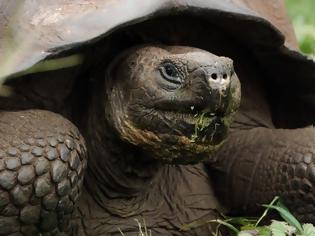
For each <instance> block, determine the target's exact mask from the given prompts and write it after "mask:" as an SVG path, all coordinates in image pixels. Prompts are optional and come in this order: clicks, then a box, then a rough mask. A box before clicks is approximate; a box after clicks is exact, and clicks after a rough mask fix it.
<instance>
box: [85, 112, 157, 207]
mask: <svg viewBox="0 0 315 236" xmlns="http://www.w3.org/2000/svg"><path fill="white" fill-rule="evenodd" d="M100 110H101V109H94V111H93V112H90V113H89V114H90V116H89V118H88V120H87V126H88V127H87V129H84V130H87V133H86V135H85V138H86V141H87V148H88V154H89V160H88V169H87V174H86V175H85V180H86V181H85V183H87V184H86V188H87V190H88V192H89V193H93V196H92V197H93V198H94V200H95V201H96V202H97V203H98V204H99V205H101V206H102V207H104V208H106V209H108V208H109V209H111V210H112V205H113V203H112V201H111V200H115V199H119V198H120V199H126V198H128V199H133V201H139V202H141V201H142V200H143V198H145V197H146V194H147V193H148V192H149V191H150V190H151V189H152V187H153V186H154V185H156V184H157V183H158V182H159V181H160V176H161V173H162V169H163V167H162V164H161V163H159V162H158V161H157V160H156V159H154V157H153V156H150V155H148V154H147V153H143V152H142V151H141V150H139V149H138V148H137V147H135V146H133V145H131V144H128V143H125V142H123V141H122V140H121V139H120V138H119V137H118V134H117V133H116V131H115V130H114V129H113V128H111V126H110V125H109V124H108V123H107V122H106V119H104V118H103V119H102V117H104V115H105V114H104V113H105V111H100ZM135 205H137V204H135ZM128 210H130V209H128Z"/></svg>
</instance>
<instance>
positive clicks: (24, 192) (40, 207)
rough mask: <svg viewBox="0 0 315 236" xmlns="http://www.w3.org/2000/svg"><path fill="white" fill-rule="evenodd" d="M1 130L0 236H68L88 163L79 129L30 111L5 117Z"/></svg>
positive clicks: (2, 116)
mask: <svg viewBox="0 0 315 236" xmlns="http://www.w3.org/2000/svg"><path fill="white" fill-rule="evenodd" d="M0 131H1V137H0V229H1V230H0V235H11V234H12V235H22V234H24V235H38V234H39V232H41V233H42V235H54V234H57V233H58V234H60V235H62V233H61V232H64V233H65V235H67V233H68V232H69V230H70V226H71V225H70V224H69V223H70V219H71V218H72V214H73V212H74V209H75V208H76V207H77V203H78V199H79V195H80V193H81V191H82V181H83V173H84V170H85V168H86V164H87V162H86V150H85V143H84V141H83V138H82V136H81V135H80V134H79V132H78V130H77V128H76V127H74V126H73V125H72V124H71V123H70V122H69V121H67V120H66V119H64V118H63V117H61V116H60V115H57V114H54V113H52V112H48V111H40V110H32V111H20V112H1V113H0Z"/></svg>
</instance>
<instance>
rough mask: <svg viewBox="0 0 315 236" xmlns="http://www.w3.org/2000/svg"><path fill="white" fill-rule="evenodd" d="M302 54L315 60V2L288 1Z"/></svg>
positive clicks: (303, 0) (305, 0)
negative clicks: (308, 55)
mask: <svg viewBox="0 0 315 236" xmlns="http://www.w3.org/2000/svg"><path fill="white" fill-rule="evenodd" d="M286 4H287V8H288V12H289V15H290V17H291V19H292V22H293V25H294V29H295V32H296V35H297V38H298V40H299V43H300V49H301V51H302V52H304V53H307V54H310V55H311V56H313V58H315V1H314V0H286Z"/></svg>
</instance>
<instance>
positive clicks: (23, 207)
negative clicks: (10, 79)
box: [0, 45, 240, 236]
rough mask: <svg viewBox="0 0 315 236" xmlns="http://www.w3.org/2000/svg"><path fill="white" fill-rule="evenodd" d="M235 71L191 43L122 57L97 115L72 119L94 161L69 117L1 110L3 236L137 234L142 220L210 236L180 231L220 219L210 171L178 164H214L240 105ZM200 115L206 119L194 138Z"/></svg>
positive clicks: (157, 229) (108, 74) (161, 231)
mask: <svg viewBox="0 0 315 236" xmlns="http://www.w3.org/2000/svg"><path fill="white" fill-rule="evenodd" d="M232 64H233V63H232V60H231V59H229V58H226V57H218V56H216V55H214V54H211V53H209V52H207V51H204V50H200V49H196V48H190V47H179V46H173V47H166V46H162V45H159V46H157V45H155V46H148V45H142V46H138V47H134V48H131V49H130V50H127V51H125V52H123V53H122V54H121V55H120V56H118V57H117V58H116V59H115V60H113V62H112V64H111V65H109V66H108V67H106V70H104V69H103V70H102V73H97V74H95V75H94V74H93V77H94V78H93V79H94V80H93V84H92V85H91V88H90V89H91V91H88V100H87V101H86V105H87V106H86V107H83V109H86V110H82V111H81V112H78V113H77V115H72V116H71V115H69V111H68V115H67V113H64V114H65V115H66V116H67V117H69V118H70V120H72V121H73V122H75V123H76V125H77V126H78V128H79V129H80V132H81V133H82V135H83V136H84V137H85V140H86V147H87V154H86V152H85V144H84V141H83V139H82V137H81V136H80V134H79V132H78V130H77V129H76V128H75V126H74V125H73V124H71V122H70V121H68V120H67V119H65V118H63V117H62V116H60V115H57V114H55V113H51V112H47V111H40V110H33V109H32V110H25V111H20V112H9V111H2V112H1V113H0V122H2V123H0V124H3V127H1V126H0V128H1V129H3V132H2V134H3V137H2V139H0V140H1V142H0V145H2V146H1V150H3V152H4V154H3V155H4V156H3V157H2V159H3V165H4V168H5V170H3V171H2V172H0V186H1V191H2V192H1V194H2V195H1V197H2V198H3V199H4V201H2V202H3V203H4V206H3V209H4V210H3V211H2V212H0V217H1V218H0V231H1V232H4V234H10V233H16V234H18V235H19V234H24V235H29V234H31V235H37V234H38V233H39V232H40V233H41V234H43V235H45V234H47V235H50V234H52V235H63V234H67V235H121V233H120V232H119V228H120V229H121V230H122V231H123V232H125V233H126V234H127V233H128V235H133V234H134V235H138V229H137V227H136V222H135V221H134V219H135V218H137V219H139V220H140V219H141V218H142V217H144V218H145V220H146V221H147V226H148V227H149V228H150V229H151V230H152V232H153V233H156V234H157V235H198V236H203V235H209V234H210V232H211V231H210V230H211V226H204V227H200V228H198V229H194V230H192V231H189V232H181V231H180V228H181V227H182V225H183V224H185V223H190V222H192V221H194V220H198V219H204V220H206V219H208V218H209V217H210V218H213V217H217V215H218V214H217V212H216V210H217V209H219V208H220V205H219V203H218V202H217V201H216V199H215V198H214V194H213V192H212V188H211V185H209V181H208V175H207V173H206V170H205V166H204V165H202V164H198V165H196V166H189V165H188V166H176V165H172V164H173V163H180V164H187V163H197V162H200V161H201V160H204V159H207V158H208V156H209V154H212V153H213V152H214V151H215V150H217V149H218V147H219V146H220V145H221V144H222V141H223V140H224V139H225V138H226V130H227V128H228V126H229V125H230V123H231V118H232V115H233V114H234V113H235V111H236V110H237V107H238V106H239V99H240V85H239V81H238V78H237V76H236V74H235V72H234V70H233V65H232ZM28 95H29V96H28V97H31V95H33V94H32V93H31V92H29V94H28ZM22 97H23V99H22V100H23V101H25V100H24V98H25V97H27V96H23V95H22ZM12 99H13V101H14V104H16V103H15V101H16V100H15V99H17V100H18V99H19V98H18V96H17V97H15V98H12ZM10 101H12V100H10V98H9V99H8V101H7V103H6V102H4V104H10ZM44 103H45V101H44V102H43V104H44ZM16 105H18V104H16ZM23 105H25V107H27V108H33V107H32V105H27V104H24V103H22V105H21V107H24V106H23ZM73 105H76V104H73ZM33 106H34V107H36V106H38V104H36V103H35V104H34V105H33ZM15 108H16V107H15ZM200 113H203V116H202V119H203V120H206V121H207V122H206V123H204V124H203V126H202V130H200V131H198V133H197V134H198V135H200V137H199V136H197V137H196V139H195V140H192V135H193V133H194V132H195V127H196V122H197V121H198V119H199V118H198V117H199V116H200ZM70 114H71V113H70ZM7 125H9V126H8V127H7ZM12 142H14V144H13V143H12ZM24 143H25V144H24ZM20 145H22V146H23V147H22V148H23V149H21V147H20ZM24 146H25V147H24ZM11 149H12V150H11ZM24 152H26V153H24ZM7 155H11V156H8V157H7ZM87 155H88V156H89V162H88V166H87V170H86V171H85V173H84V170H85V167H86V165H87V164H86V163H87V162H86V156H87ZM25 158H26V160H25ZM2 159H1V161H2ZM83 173H84V178H85V185H84V189H83V191H82V192H83V194H82V197H81V200H80V203H79V207H78V208H76V203H77V200H78V194H79V193H80V192H81V191H80V187H81V184H82V179H83ZM24 185H25V186H26V187H25V188H27V189H25V190H24ZM22 187H23V188H22ZM15 209H16V210H15ZM14 210H15V211H14ZM74 210H75V212H74ZM8 214H9V215H8Z"/></svg>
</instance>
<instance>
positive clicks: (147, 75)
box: [105, 46, 240, 163]
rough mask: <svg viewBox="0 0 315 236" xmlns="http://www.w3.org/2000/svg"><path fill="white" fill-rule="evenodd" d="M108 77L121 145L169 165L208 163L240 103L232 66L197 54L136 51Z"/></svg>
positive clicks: (123, 58)
mask: <svg viewBox="0 0 315 236" xmlns="http://www.w3.org/2000/svg"><path fill="white" fill-rule="evenodd" d="M107 77H109V78H106V80H105V83H106V84H105V89H106V95H107V96H108V97H107V98H106V99H105V100H106V101H107V103H106V109H108V108H109V110H110V114H111V115H110V116H109V118H110V120H109V121H108V123H109V124H112V125H114V128H115V129H116V131H118V134H119V136H120V138H121V139H123V140H125V141H127V142H129V143H131V144H133V145H136V146H138V147H140V148H141V149H143V150H145V151H146V152H150V153H151V154H152V155H150V156H153V157H155V158H158V159H160V160H164V161H167V162H169V163H193V162H198V161H200V160H203V159H205V158H207V157H209V155H210V154H212V153H213V152H214V151H215V150H217V149H218V147H219V146H220V145H221V144H222V142H223V141H224V139H225V138H226V134H227V130H228V127H229V125H230V123H231V120H232V116H233V114H234V113H235V111H236V110H237V108H238V106H239V103H240V84H239V81H238V78H237V76H236V74H235V73H234V69H233V62H232V60H231V59H229V58H225V57H218V56H215V55H213V54H211V53H209V52H207V51H203V50H200V49H196V48H189V47H179V46H174V47H161V46H159V47H157V46H156V47H155V46H150V47H148V46H142V47H137V48H132V49H130V50H129V51H127V52H125V53H124V54H123V55H121V56H120V57H118V59H117V60H116V61H114V62H113V64H112V65H111V66H110V69H109V71H108V72H107Z"/></svg>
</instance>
